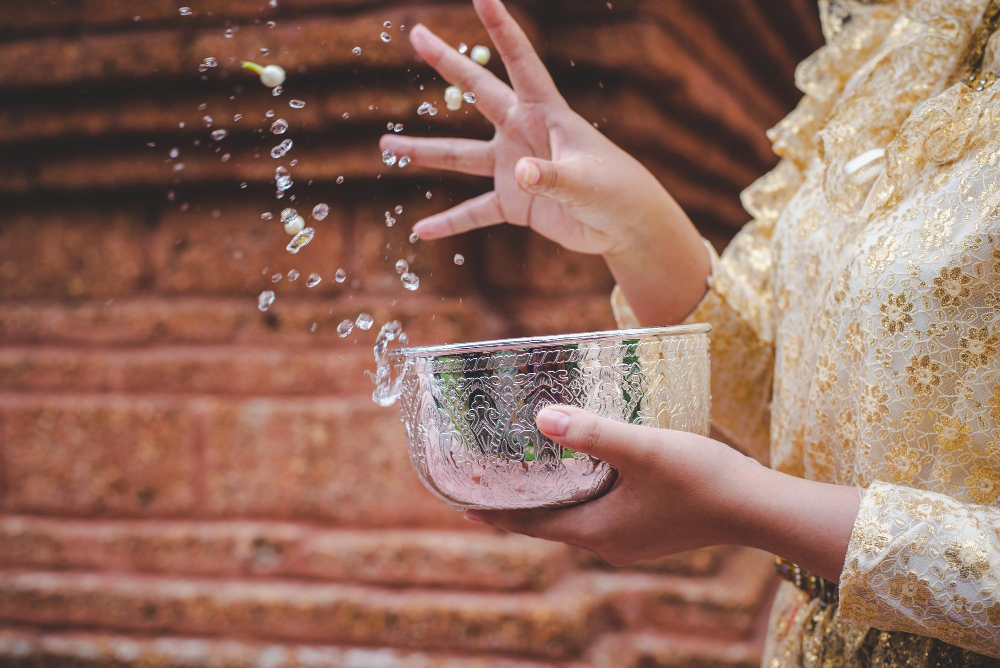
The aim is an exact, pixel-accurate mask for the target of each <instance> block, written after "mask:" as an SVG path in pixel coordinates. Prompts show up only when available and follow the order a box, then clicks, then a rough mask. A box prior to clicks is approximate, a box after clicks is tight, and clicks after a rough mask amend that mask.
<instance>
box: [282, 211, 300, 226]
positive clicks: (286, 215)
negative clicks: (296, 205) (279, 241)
mask: <svg viewBox="0 0 1000 668" xmlns="http://www.w3.org/2000/svg"><path fill="white" fill-rule="evenodd" d="M297 215H299V212H298V211H296V210H295V209H292V208H287V209H282V210H281V222H283V223H288V222H290V221H292V220H294V219H295V216H297Z"/></svg>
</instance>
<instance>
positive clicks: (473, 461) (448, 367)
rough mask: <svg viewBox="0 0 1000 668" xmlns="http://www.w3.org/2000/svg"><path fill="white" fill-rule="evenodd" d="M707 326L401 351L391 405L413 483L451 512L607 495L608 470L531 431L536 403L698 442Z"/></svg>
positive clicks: (706, 418)
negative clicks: (395, 402)
mask: <svg viewBox="0 0 1000 668" xmlns="http://www.w3.org/2000/svg"><path fill="white" fill-rule="evenodd" d="M709 330H710V327H709V326H708V325H703V324H696V325H682V326H677V327H655V328H647V329H630V330H618V331H610V332H594V333H589V334H567V335H563V336H549V337H541V338H525V339H510V340H506V341H486V342H482V343H468V344H455V345H445V346H429V347H424V348H401V349H399V350H396V351H394V352H393V353H392V354H391V355H390V364H391V365H392V368H393V369H394V370H395V371H396V373H399V374H401V376H400V378H399V383H400V389H401V394H400V408H401V410H402V413H403V423H404V425H405V428H406V442H407V448H408V450H409V453H410V461H411V463H412V464H413V468H414V469H415V470H416V472H417V475H418V476H419V477H420V480H421V481H422V482H423V483H424V484H425V485H426V486H427V488H428V489H430V490H431V492H433V493H434V494H435V495H437V496H438V497H440V498H442V499H444V500H445V501H446V502H447V503H448V504H449V505H451V506H452V507H453V508H456V509H459V510H464V509H469V508H483V509H501V508H508V509H509V508H537V507H542V506H547V507H555V506H566V505H571V504H576V503H581V502H583V501H587V500H589V499H593V498H596V497H598V496H600V495H601V494H603V493H605V492H607V491H608V490H609V489H610V488H611V486H612V485H613V484H614V482H615V479H616V478H617V476H618V472H617V471H616V470H615V468H614V467H613V466H611V465H610V464H607V463H605V462H602V461H600V460H599V459H595V458H594V457H591V456H589V455H586V454H583V453H581V452H574V451H572V450H569V449H566V448H563V447H561V446H560V445H559V444H557V443H555V442H553V441H552V440H550V439H548V438H546V437H545V436H543V435H542V434H541V432H539V431H538V430H537V428H536V427H535V416H536V415H538V412H539V411H540V410H541V409H542V408H544V407H545V406H548V405H551V404H566V405H571V406H578V407H580V408H583V409H586V410H588V411H590V412H592V413H596V414H597V415H600V416H603V417H606V418H611V419H612V420H618V421H620V422H630V423H632V424H638V425H647V426H651V427H662V428H669V429H679V430H683V431H688V432H693V433H696V434H702V435H707V434H708V430H709V426H710V424H711V416H710V409H711V397H710V392H709V358H708V342H709Z"/></svg>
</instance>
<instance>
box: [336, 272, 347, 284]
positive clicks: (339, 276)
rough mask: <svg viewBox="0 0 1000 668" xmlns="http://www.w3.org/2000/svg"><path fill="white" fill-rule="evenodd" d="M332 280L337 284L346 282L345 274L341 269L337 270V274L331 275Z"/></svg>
mask: <svg viewBox="0 0 1000 668" xmlns="http://www.w3.org/2000/svg"><path fill="white" fill-rule="evenodd" d="M333 280H335V281H337V282H338V283H343V282H344V281H346V280H347V272H346V271H344V270H343V269H338V270H337V273H336V274H334V275H333Z"/></svg>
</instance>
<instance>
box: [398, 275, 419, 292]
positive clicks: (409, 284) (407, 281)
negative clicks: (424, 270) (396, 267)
mask: <svg viewBox="0 0 1000 668" xmlns="http://www.w3.org/2000/svg"><path fill="white" fill-rule="evenodd" d="M399 282H400V283H402V284H403V287H404V288H406V289H407V290H410V291H413V290H416V289H417V288H419V287H420V277H419V276H417V275H416V274H414V273H413V272H410V271H408V272H406V273H405V274H403V275H402V276H400V277H399Z"/></svg>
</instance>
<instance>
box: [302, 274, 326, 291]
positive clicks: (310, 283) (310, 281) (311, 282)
mask: <svg viewBox="0 0 1000 668" xmlns="http://www.w3.org/2000/svg"><path fill="white" fill-rule="evenodd" d="M322 282H323V277H322V276H320V275H319V274H316V273H313V274H309V278H307V279H306V287H307V288H315V287H316V286H317V285H319V284H320V283H322Z"/></svg>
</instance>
